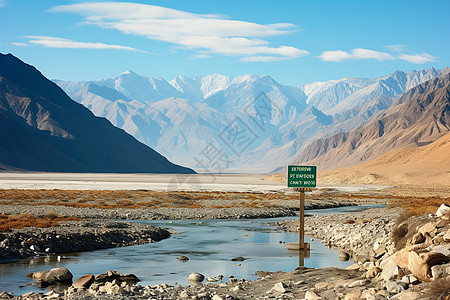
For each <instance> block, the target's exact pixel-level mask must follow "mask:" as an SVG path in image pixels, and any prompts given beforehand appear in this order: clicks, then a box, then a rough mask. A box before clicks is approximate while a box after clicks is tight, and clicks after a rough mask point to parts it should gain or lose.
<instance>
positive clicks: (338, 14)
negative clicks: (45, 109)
mask: <svg viewBox="0 0 450 300" xmlns="http://www.w3.org/2000/svg"><path fill="white" fill-rule="evenodd" d="M449 11H450V1H448V0H436V1H432V2H430V1H414V0H409V1H392V0H390V1H384V0H382V1H313V0H310V1H301V0H284V1H283V0H280V1H267V0H260V1H244V0H240V1H234V0H230V1H195V0H190V1H186V0H180V1H171V0H166V1H128V2H124V1H109V2H106V1H105V2H98V1H63V0H39V1H35V0H28V1H25V0H0V26H1V28H2V30H1V31H0V52H1V53H13V54H14V55H16V56H18V57H19V58H21V59H22V60H24V61H25V62H27V63H30V64H32V65H34V66H36V67H37V68H38V69H39V70H41V71H42V72H43V73H44V75H46V76H47V77H49V78H52V79H62V80H95V79H99V78H108V77H113V76H116V75H118V74H120V73H122V72H124V71H126V70H129V69H130V70H133V71H135V72H136V73H138V74H141V75H144V76H148V77H163V78H165V79H166V80H171V79H172V78H173V77H175V76H177V75H184V76H188V77H190V76H195V75H205V74H212V73H218V74H224V75H230V76H236V75H243V74H257V75H264V74H269V75H270V76H272V77H273V78H274V79H276V80H277V81H279V82H280V83H282V84H286V85H299V84H305V83H308V82H311V81H326V80H331V79H339V78H342V77H376V76H383V75H387V74H389V73H392V72H394V71H396V70H403V71H409V70H413V69H415V70H419V69H426V68H430V67H435V68H439V69H441V68H443V67H445V66H449V65H450V51H449V49H450V18H449V17H448V12H449Z"/></svg>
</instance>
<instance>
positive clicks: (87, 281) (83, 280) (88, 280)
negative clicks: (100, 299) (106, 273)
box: [72, 274, 95, 289]
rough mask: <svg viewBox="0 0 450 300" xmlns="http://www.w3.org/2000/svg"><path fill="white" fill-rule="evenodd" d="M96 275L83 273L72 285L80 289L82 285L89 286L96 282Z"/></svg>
mask: <svg viewBox="0 0 450 300" xmlns="http://www.w3.org/2000/svg"><path fill="white" fill-rule="evenodd" d="M94 280H95V276H94V275H92V274H88V275H83V276H81V277H80V278H78V279H77V280H75V282H74V283H72V287H74V288H76V289H78V288H80V287H84V288H89V287H90V286H91V284H92V283H94Z"/></svg>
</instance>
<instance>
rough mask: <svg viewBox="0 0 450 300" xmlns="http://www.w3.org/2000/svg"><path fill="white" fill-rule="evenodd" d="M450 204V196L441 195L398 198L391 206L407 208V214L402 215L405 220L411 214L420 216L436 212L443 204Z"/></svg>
mask: <svg viewBox="0 0 450 300" xmlns="http://www.w3.org/2000/svg"><path fill="white" fill-rule="evenodd" d="M443 203H444V204H447V205H449V204H450V198H448V197H447V198H441V197H424V198H417V197H405V198H404V199H398V200H397V201H395V202H394V203H392V204H391V205H390V207H400V208H403V209H404V210H405V215H404V216H402V218H404V219H405V220H406V219H407V218H409V217H411V216H420V215H427V214H434V213H436V211H437V210H438V208H439V206H441V204H443Z"/></svg>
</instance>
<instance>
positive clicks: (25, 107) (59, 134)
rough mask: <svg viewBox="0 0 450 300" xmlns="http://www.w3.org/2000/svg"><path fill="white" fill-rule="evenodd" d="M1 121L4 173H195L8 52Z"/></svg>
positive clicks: (1, 60)
mask: <svg viewBox="0 0 450 300" xmlns="http://www.w3.org/2000/svg"><path fill="white" fill-rule="evenodd" d="M0 123H1V126H0V127H1V128H2V130H1V131H0V139H1V140H2V144H1V145H0V164H1V165H2V166H3V169H5V166H9V167H10V168H11V169H14V168H16V169H26V170H33V171H58V172H118V173H124V172H126V173H136V172H139V173H140V172H149V173H162V172H164V173H194V171H192V170H191V169H189V168H185V167H181V166H177V165H174V164H172V163H171V162H169V161H168V160H167V159H166V158H165V157H163V156H161V155H160V154H159V153H157V152H156V151H154V150H153V149H151V148H149V147H148V146H146V145H143V144H141V143H139V142H138V141H137V140H136V139H135V138H134V137H132V136H130V135H128V134H127V133H125V132H124V131H123V130H122V129H119V128H116V127H114V126H112V125H111V123H110V122H109V121H108V120H107V119H105V118H100V117H95V116H94V114H93V113H92V112H91V111H89V110H88V109H87V108H85V107H84V106H83V105H81V104H79V103H76V102H75V101H73V100H72V99H70V97H69V96H67V94H66V93H65V92H64V91H63V90H62V89H61V88H60V87H58V86H57V85H56V84H55V83H53V82H51V81H50V80H48V79H46V78H45V77H44V76H43V75H42V74H41V73H40V72H39V71H38V70H37V69H36V68H35V67H33V66H31V65H28V64H25V63H24V62H22V61H21V60H20V59H18V58H17V57H15V56H13V55H12V54H6V55H5V54H0Z"/></svg>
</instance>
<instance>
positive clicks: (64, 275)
mask: <svg viewBox="0 0 450 300" xmlns="http://www.w3.org/2000/svg"><path fill="white" fill-rule="evenodd" d="M27 276H29V277H31V278H33V280H34V281H36V282H40V283H41V284H43V285H51V284H56V283H71V282H72V278H73V275H72V273H70V271H69V270H67V269H66V268H54V269H51V270H49V271H42V272H34V273H30V274H28V275H27Z"/></svg>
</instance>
